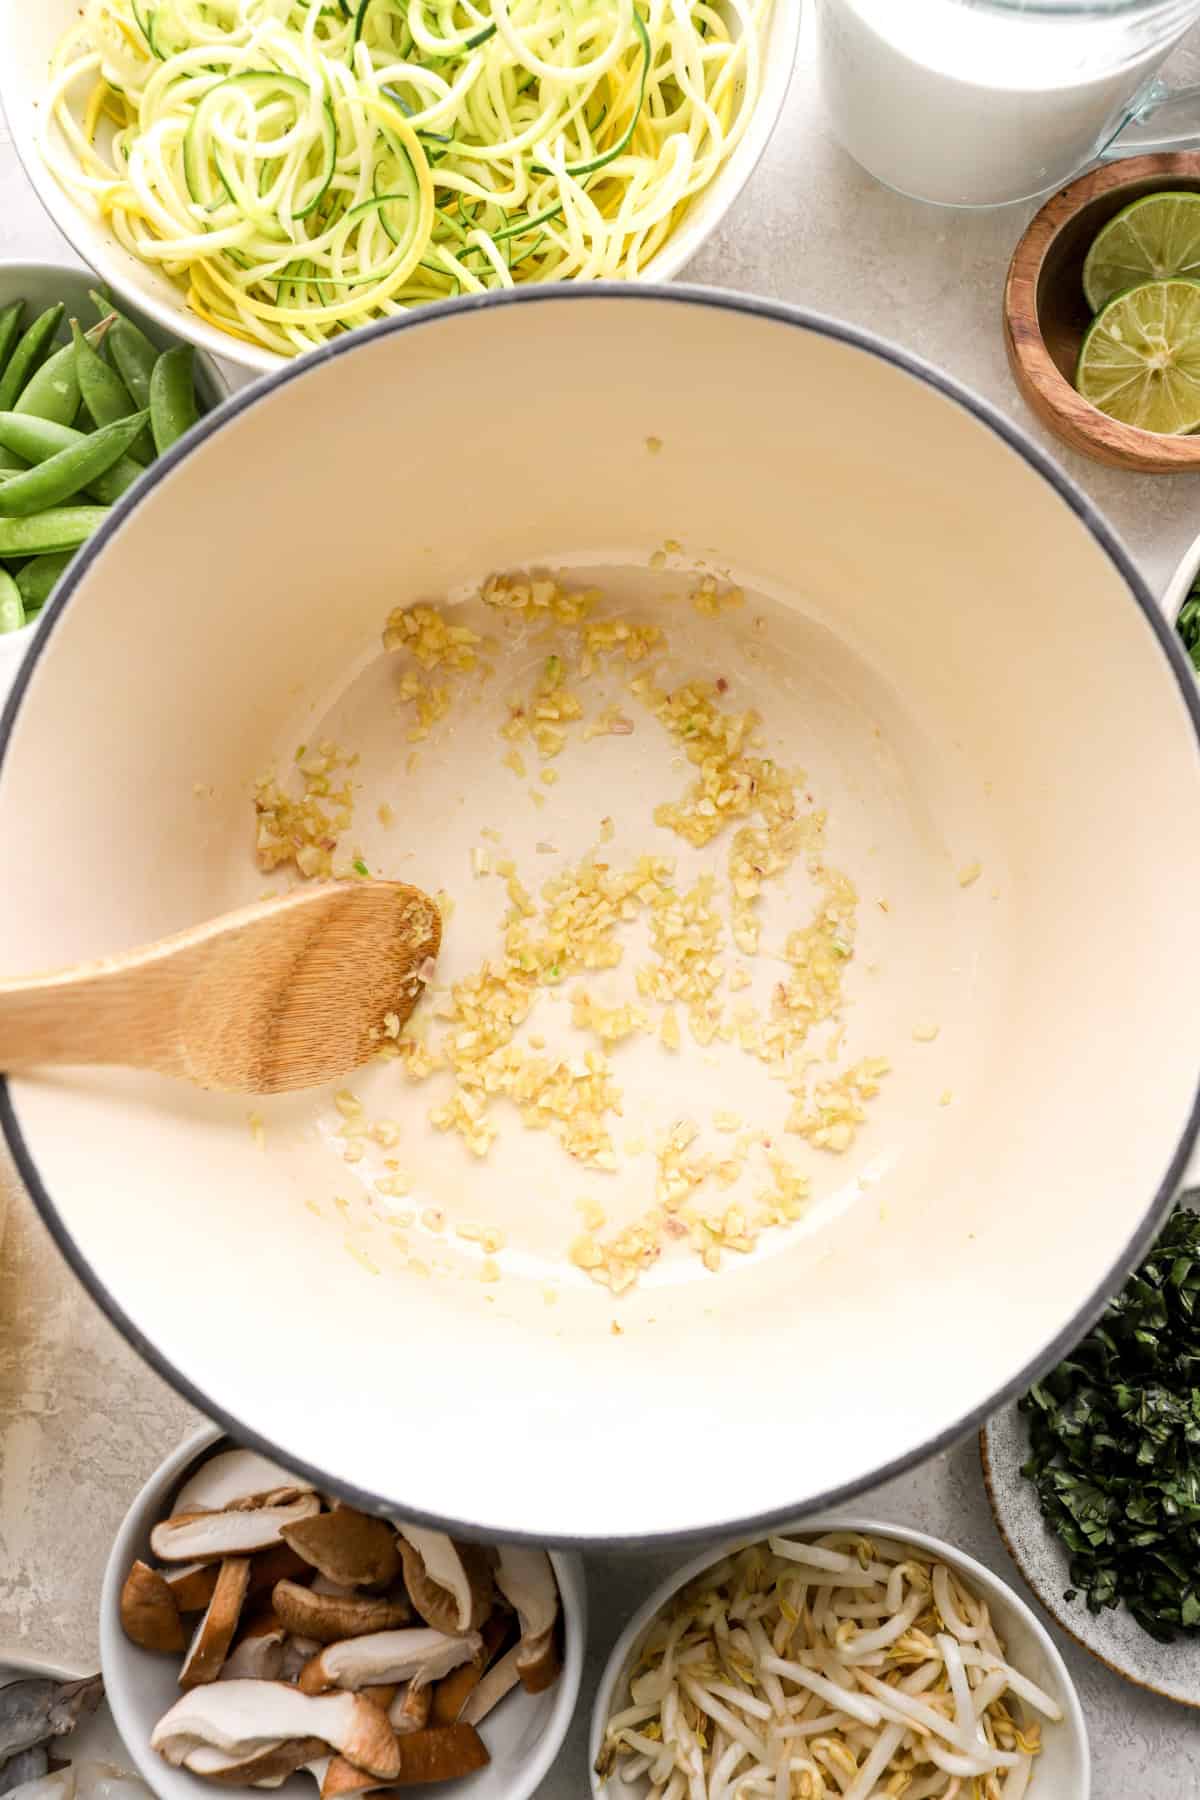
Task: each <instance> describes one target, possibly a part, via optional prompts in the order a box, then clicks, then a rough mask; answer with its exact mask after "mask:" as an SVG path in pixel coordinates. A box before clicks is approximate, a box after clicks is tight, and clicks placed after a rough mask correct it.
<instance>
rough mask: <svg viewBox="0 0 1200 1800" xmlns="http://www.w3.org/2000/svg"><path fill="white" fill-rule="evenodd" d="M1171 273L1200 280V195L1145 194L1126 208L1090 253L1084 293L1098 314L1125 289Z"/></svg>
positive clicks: (1085, 268) (1084, 275)
mask: <svg viewBox="0 0 1200 1800" xmlns="http://www.w3.org/2000/svg"><path fill="white" fill-rule="evenodd" d="M1172 275H1185V276H1192V277H1195V278H1200V194H1188V193H1163V194H1147V195H1145V197H1144V198H1143V199H1141V200H1134V201H1133V202H1132V204H1131V205H1129V206H1126V207H1123V208H1122V210H1121V211H1120V212H1119V213H1117V214H1116V216H1115V217H1114V218H1111V219H1110V220H1109V221H1108V224H1107V225H1105V226H1104V227H1103V228H1102V229H1101V230H1100V231H1099V232H1097V234H1096V237H1095V239H1094V240H1093V243H1092V247H1091V249H1090V250H1089V251H1088V253H1087V258H1086V260H1085V262H1084V265H1083V292H1084V297H1085V298H1086V300H1087V303H1088V305H1089V306H1090V307H1091V309H1092V311H1093V312H1094V313H1098V312H1100V311H1101V309H1102V308H1103V307H1105V306H1107V305H1108V303H1109V301H1110V300H1112V299H1115V297H1116V296H1117V295H1118V294H1123V293H1124V292H1125V289H1126V288H1131V287H1136V286H1137V285H1138V283H1139V282H1142V281H1163V280H1166V279H1167V278H1168V277H1170V276H1172Z"/></svg>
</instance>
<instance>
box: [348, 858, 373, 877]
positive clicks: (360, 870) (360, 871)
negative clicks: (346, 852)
mask: <svg viewBox="0 0 1200 1800" xmlns="http://www.w3.org/2000/svg"><path fill="white" fill-rule="evenodd" d="M352 867H353V869H354V873H355V874H356V875H369V874H370V873H371V871H370V869H368V867H367V865H366V863H365V862H364V861H363V859H362V857H361V856H356V857H355V859H354V862H353V864H352Z"/></svg>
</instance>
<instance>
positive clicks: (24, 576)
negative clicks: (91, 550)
mask: <svg viewBox="0 0 1200 1800" xmlns="http://www.w3.org/2000/svg"><path fill="white" fill-rule="evenodd" d="M74 555H75V552H74V551H73V550H56V551H54V552H53V554H52V555H49V556H35V557H33V558H32V559H31V560H30V561H29V562H27V563H22V565H21V567H20V568H19V569H18V570H17V575H16V582H17V592H18V593H19V594H20V596H21V602H22V604H23V606H24V608H25V617H26V618H30V617H32V615H33V614H34V613H36V612H40V611H41V609H42V607H43V606H45V604H46V602H47V600H48V599H49V598H50V596H51V594H52V593H53V592H54V589H55V587H56V585H57V583H58V578H59V576H60V575H61V574H62V572H63V570H64V569H65V568H66V566H67V564H68V563H69V562H70V561H71V560H72V559H73V557H74Z"/></svg>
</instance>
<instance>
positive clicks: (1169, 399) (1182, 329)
mask: <svg viewBox="0 0 1200 1800" xmlns="http://www.w3.org/2000/svg"><path fill="white" fill-rule="evenodd" d="M1075 386H1076V387H1077V388H1078V389H1079V392H1080V393H1081V394H1082V395H1083V397H1084V399H1085V400H1090V401H1091V403H1092V405H1093V406H1095V407H1098V408H1099V410H1100V411H1101V412H1102V413H1107V414H1108V416H1109V418H1110V419H1120V420H1121V422H1122V424H1125V425H1137V426H1139V427H1140V428H1141V429H1142V430H1143V431H1156V432H1158V433H1160V435H1165V436H1169V437H1178V436H1180V435H1181V434H1182V433H1184V432H1187V431H1195V429H1196V427H1197V426H1198V425H1200V281H1144V282H1143V283H1142V285H1141V287H1135V288H1130V289H1129V290H1128V292H1127V293H1124V294H1118V295H1117V297H1116V299H1115V300H1110V301H1109V303H1108V305H1107V306H1106V307H1105V308H1104V311H1103V312H1102V313H1101V314H1100V317H1099V318H1098V319H1093V321H1092V324H1091V326H1090V327H1089V329H1088V334H1087V336H1086V337H1085V338H1084V340H1083V345H1082V347H1081V349H1080V352H1079V366H1078V367H1077V369H1076V370H1075Z"/></svg>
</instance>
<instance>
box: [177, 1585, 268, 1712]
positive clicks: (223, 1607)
mask: <svg viewBox="0 0 1200 1800" xmlns="http://www.w3.org/2000/svg"><path fill="white" fill-rule="evenodd" d="M249 1585H250V1559H249V1557H245V1556H228V1557H226V1559H225V1561H224V1562H223V1563H222V1564H221V1572H220V1574H219V1575H218V1576H217V1585H216V1587H215V1588H214V1589H213V1597H212V1599H211V1600H210V1601H209V1603H208V1610H207V1611H206V1612H205V1614H204V1617H203V1618H202V1619H201V1621H200V1623H199V1624H198V1625H197V1627H196V1630H195V1633H194V1634H193V1637H192V1641H191V1644H190V1645H189V1647H188V1653H187V1655H186V1656H185V1658H184V1661H183V1667H182V1669H180V1671H179V1685H180V1687H181V1688H193V1687H200V1686H202V1685H203V1684H204V1683H205V1682H209V1681H215V1680H216V1679H217V1676H218V1675H219V1674H220V1673H221V1665H222V1663H223V1662H224V1661H225V1658H226V1656H227V1654H228V1652H229V1646H230V1644H231V1643H232V1642H233V1635H234V1633H235V1631H236V1630H237V1628H238V1620H239V1619H240V1618H241V1616H242V1607H243V1606H244V1605H245V1601H246V1589H247V1588H248V1587H249Z"/></svg>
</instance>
